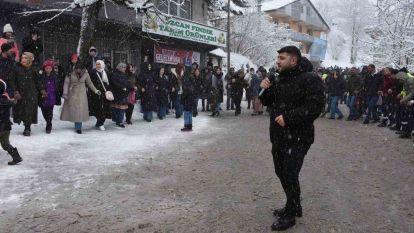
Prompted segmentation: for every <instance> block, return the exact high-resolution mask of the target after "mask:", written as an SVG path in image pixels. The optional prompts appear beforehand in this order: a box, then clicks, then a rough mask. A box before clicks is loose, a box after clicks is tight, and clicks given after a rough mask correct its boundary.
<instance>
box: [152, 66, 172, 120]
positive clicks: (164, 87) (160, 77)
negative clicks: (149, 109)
mask: <svg viewBox="0 0 414 233" xmlns="http://www.w3.org/2000/svg"><path fill="white" fill-rule="evenodd" d="M155 83H156V88H155V89H156V93H157V106H158V114H157V115H158V119H160V120H164V118H165V117H166V115H167V108H168V92H169V90H170V86H171V85H170V82H169V81H168V77H167V76H166V75H165V68H164V67H163V66H161V67H160V68H159V69H158V71H157V77H156V78H155Z"/></svg>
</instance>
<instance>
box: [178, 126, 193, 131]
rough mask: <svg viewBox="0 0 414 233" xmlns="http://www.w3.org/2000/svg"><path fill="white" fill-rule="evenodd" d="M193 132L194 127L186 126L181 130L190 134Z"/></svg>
mask: <svg viewBox="0 0 414 233" xmlns="http://www.w3.org/2000/svg"><path fill="white" fill-rule="evenodd" d="M192 130H193V125H184V128H182V129H181V131H182V132H189V131H192Z"/></svg>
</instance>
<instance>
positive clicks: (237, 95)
mask: <svg viewBox="0 0 414 233" xmlns="http://www.w3.org/2000/svg"><path fill="white" fill-rule="evenodd" d="M242 98H243V92H241V93H239V92H238V93H235V94H234V95H233V96H232V99H233V103H234V106H235V107H236V111H240V110H241V101H242Z"/></svg>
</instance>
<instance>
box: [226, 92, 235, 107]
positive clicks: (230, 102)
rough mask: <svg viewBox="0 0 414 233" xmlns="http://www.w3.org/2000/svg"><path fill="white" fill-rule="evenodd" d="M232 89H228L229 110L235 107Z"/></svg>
mask: <svg viewBox="0 0 414 233" xmlns="http://www.w3.org/2000/svg"><path fill="white" fill-rule="evenodd" d="M230 93H231V89H227V101H226V109H227V110H229V109H230V108H232V109H233V108H234V102H233V98H231V94H230Z"/></svg>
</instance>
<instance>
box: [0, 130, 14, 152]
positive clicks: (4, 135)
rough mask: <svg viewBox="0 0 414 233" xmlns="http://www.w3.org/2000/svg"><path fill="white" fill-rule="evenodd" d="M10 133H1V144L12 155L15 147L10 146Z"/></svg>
mask: <svg viewBox="0 0 414 233" xmlns="http://www.w3.org/2000/svg"><path fill="white" fill-rule="evenodd" d="M9 139H10V131H3V132H0V144H1V148H3V150H5V151H7V152H9V153H10V151H12V150H13V146H12V145H10V140H9Z"/></svg>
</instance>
